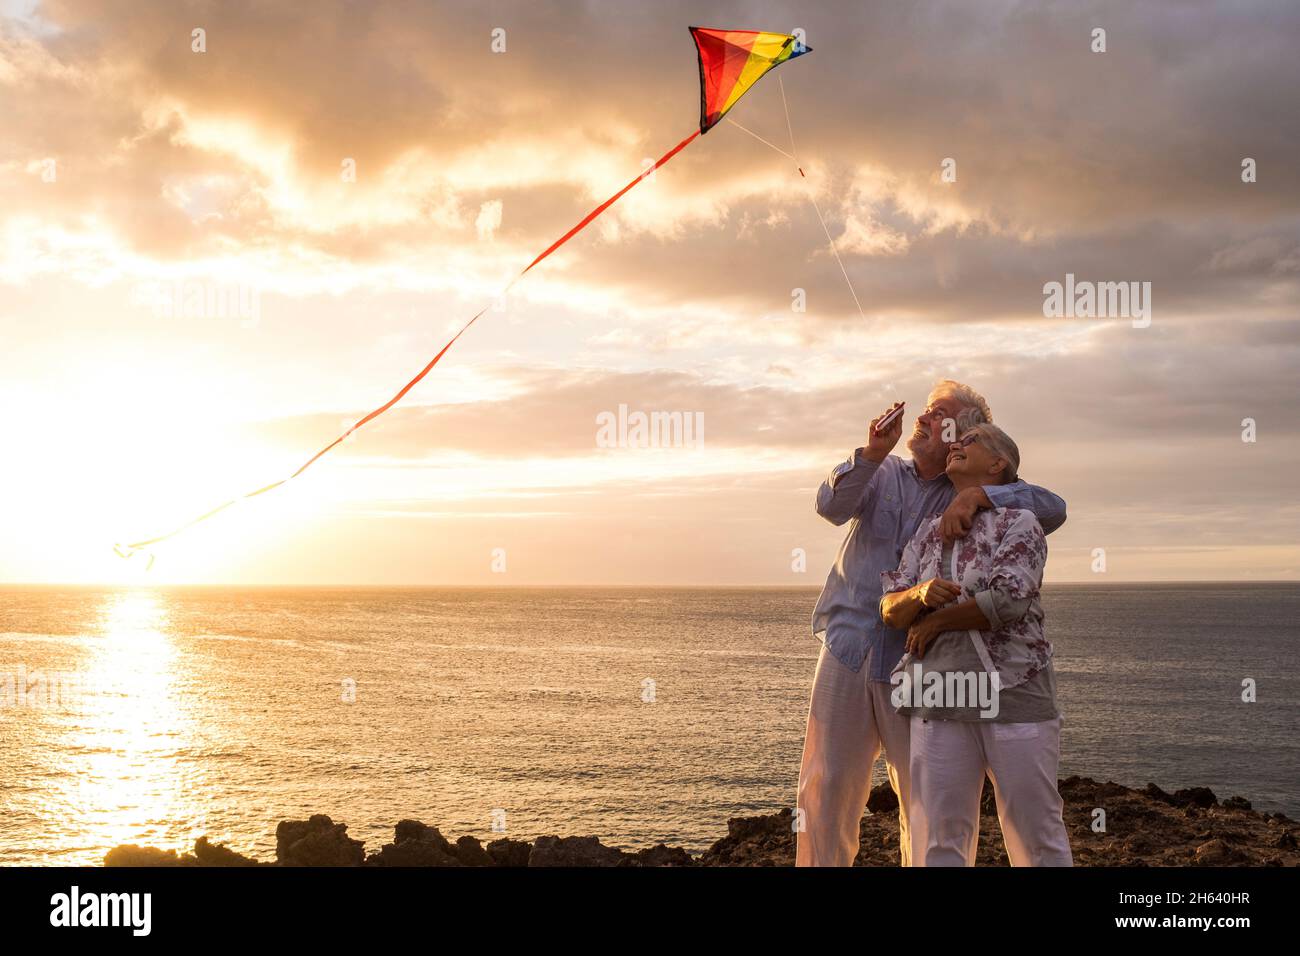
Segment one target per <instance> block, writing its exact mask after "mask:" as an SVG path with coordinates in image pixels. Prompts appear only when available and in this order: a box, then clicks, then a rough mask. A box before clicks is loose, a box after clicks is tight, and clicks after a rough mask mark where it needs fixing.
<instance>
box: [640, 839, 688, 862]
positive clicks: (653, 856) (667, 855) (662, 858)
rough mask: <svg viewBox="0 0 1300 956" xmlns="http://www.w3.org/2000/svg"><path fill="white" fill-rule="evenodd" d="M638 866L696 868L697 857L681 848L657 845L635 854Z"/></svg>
mask: <svg viewBox="0 0 1300 956" xmlns="http://www.w3.org/2000/svg"><path fill="white" fill-rule="evenodd" d="M634 857H635V860H636V864H635V865H637V866H695V857H693V856H691V855H690V854H689V853H687V852H686V851H685V850H683V849H682V848H681V847H679V846H667V845H666V844H663V843H657V844H655V845H654V846H652V847H650V849H648V850H638V851H637V852H636V854H634Z"/></svg>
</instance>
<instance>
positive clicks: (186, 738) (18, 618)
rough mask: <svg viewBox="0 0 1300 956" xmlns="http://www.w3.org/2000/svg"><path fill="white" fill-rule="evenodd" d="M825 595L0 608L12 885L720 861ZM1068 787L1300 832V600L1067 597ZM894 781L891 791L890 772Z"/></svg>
mask: <svg viewBox="0 0 1300 956" xmlns="http://www.w3.org/2000/svg"><path fill="white" fill-rule="evenodd" d="M816 595H817V590H816V589H815V588H812V589H810V588H768V587H764V588H632V587H628V588H608V587H607V588H581V587H574V588H364V589H357V588H294V589H279V588H158V589H143V588H126V589H119V588H94V587H76V588H74V587H57V586H11V587H3V588H0V864H4V865H84V864H89V865H95V864H98V863H100V862H101V861H102V859H103V857H104V853H105V852H106V851H107V850H108V849H110V848H111V847H114V846H117V845H119V844H128V843H133V844H138V845H152V846H157V847H160V848H163V849H175V850H178V851H186V850H189V849H192V846H193V842H194V840H195V839H196V838H197V837H199V836H201V835H207V836H208V837H209V838H211V839H213V840H214V841H218V842H225V843H228V844H229V845H230V846H231V847H232V848H234V849H236V850H239V851H240V852H244V853H251V854H254V855H257V856H260V857H262V858H265V859H273V858H274V854H275V829H276V825H277V823H278V822H279V821H281V820H287V819H305V818H306V817H308V816H310V815H312V814H317V813H324V814H328V815H329V816H330V817H332V818H333V819H334V820H335V821H336V822H343V823H346V824H347V825H348V833H349V834H350V835H351V836H353V837H355V838H357V839H361V840H364V841H365V842H366V846H367V849H368V850H378V849H379V848H380V846H382V845H383V844H384V843H386V842H390V841H391V840H392V833H393V826H394V824H396V823H397V822H398V821H399V820H403V819H417V820H421V821H423V822H425V823H428V824H431V825H434V826H437V827H439V828H440V829H441V831H442V832H443V834H444V835H446V836H449V837H451V838H452V839H455V838H456V837H459V836H462V835H465V834H469V835H472V836H475V837H478V838H479V839H481V840H483V841H485V842H486V841H488V840H492V839H497V838H501V837H511V838H515V839H533V838H535V837H537V836H540V835H545V834H558V835H561V836H567V835H595V836H599V837H600V838H601V840H602V841H604V842H605V843H606V844H609V845H613V846H619V847H623V848H627V849H635V848H639V847H645V846H651V845H653V844H655V843H658V842H661V841H662V842H665V843H668V844H669V845H679V846H684V847H686V848H687V849H689V850H691V851H693V852H695V851H700V850H703V849H705V848H706V847H708V846H709V845H710V844H712V843H713V841H715V840H717V839H719V838H720V837H722V836H724V835H725V833H726V823H727V819H728V818H729V817H735V816H744V815H753V814H762V813H770V812H773V811H776V810H779V809H781V808H783V807H792V806H793V805H794V801H795V790H796V783H797V779H798V769H799V757H800V752H801V749H802V744H803V731H804V724H805V719H806V716H807V707H808V691H809V687H810V683H811V679H812V675H813V669H814V666H815V663H816V658H817V652H818V650H819V648H820V645H819V644H818V643H817V642H816V640H815V639H814V638H813V637H812V635H811V632H810V628H809V620H810V617H811V614H812V607H813V604H814V602H815V599H816ZM1043 601H1044V608H1045V612H1046V616H1047V628H1048V636H1049V638H1050V639H1051V640H1052V642H1053V644H1054V647H1055V655H1056V656H1055V660H1056V668H1057V675H1058V676H1057V683H1058V693H1059V701H1060V706H1061V709H1062V711H1063V713H1064V716H1065V724H1064V729H1063V738H1062V759H1061V773H1062V776H1065V775H1069V774H1083V775H1088V776H1092V777H1097V778H1100V779H1110V780H1115V781H1117V782H1120V783H1123V784H1126V785H1129V786H1135V787H1141V786H1143V785H1145V784H1146V783H1147V782H1154V783H1156V784H1158V785H1159V786H1161V787H1163V788H1165V789H1166V790H1173V789H1176V788H1181V787H1191V786H1204V787H1209V788H1211V789H1212V790H1213V791H1214V792H1215V794H1217V795H1218V796H1219V797H1220V798H1224V797H1228V796H1234V795H1240V796H1243V797H1245V798H1246V799H1248V800H1250V801H1251V802H1252V804H1253V805H1254V806H1255V808H1256V809H1260V810H1269V811H1280V812H1284V813H1287V814H1288V815H1290V816H1300V797H1298V796H1297V787H1296V784H1297V780H1300V676H1298V674H1297V667H1296V661H1297V657H1298V656H1300V585H1295V584H1141V585H1123V586H1099V585H1067V584H1060V585H1049V586H1047V587H1046V588H1045V589H1044V594H1043ZM876 776H877V780H883V779H884V776H883V764H879V765H878V766H877V771H876Z"/></svg>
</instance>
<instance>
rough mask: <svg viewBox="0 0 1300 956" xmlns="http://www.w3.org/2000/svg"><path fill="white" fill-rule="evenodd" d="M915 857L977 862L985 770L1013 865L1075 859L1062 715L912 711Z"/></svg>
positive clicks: (933, 862)
mask: <svg viewBox="0 0 1300 956" xmlns="http://www.w3.org/2000/svg"><path fill="white" fill-rule="evenodd" d="M911 723H912V733H911V752H912V756H911V797H912V803H911V807H910V811H911V812H910V823H911V829H912V859H913V860H914V861H915V865H916V866H974V865H975V849H976V846H977V845H978V843H979V836H980V827H979V824H980V795H981V794H982V792H983V790H984V775H985V773H987V774H988V776H989V778H990V779H991V780H992V781H993V792H994V795H995V797H996V798H997V806H998V822H999V823H1000V824H1001V825H1002V840H1003V842H1004V843H1005V844H1006V847H1007V856H1008V857H1009V858H1010V860H1011V865H1012V866H1073V864H1074V861H1073V857H1072V856H1071V854H1070V838H1069V835H1068V834H1067V833H1066V830H1065V823H1064V822H1063V821H1062V819H1061V806H1062V804H1061V795H1060V793H1059V792H1058V791H1057V788H1056V772H1057V767H1058V764H1059V763H1060V754H1061V718H1060V717H1057V718H1056V719H1055V720H1045V721H1039V722H1036V723H1026V724H998V723H994V722H992V721H987V720H922V719H921V718H920V717H913V718H911Z"/></svg>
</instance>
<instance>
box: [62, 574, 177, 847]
mask: <svg viewBox="0 0 1300 956" xmlns="http://www.w3.org/2000/svg"><path fill="white" fill-rule="evenodd" d="M100 620H101V623H100V626H99V629H98V634H96V635H92V636H88V637H87V638H86V641H85V650H86V654H85V657H84V659H83V664H82V672H83V675H84V679H85V681H86V685H87V690H86V692H85V693H84V694H83V697H82V699H81V700H80V701H79V702H78V706H77V707H75V708H73V709H72V711H71V712H69V713H66V714H65V715H63V716H64V719H65V720H66V721H67V724H66V736H65V740H66V741H67V743H68V747H67V750H66V754H67V756H66V758H65V766H64V767H63V768H61V769H62V770H63V773H62V774H61V781H62V786H61V787H60V788H59V789H60V790H61V791H62V792H61V793H60V794H59V796H58V797H56V798H55V800H54V801H52V802H53V803H54V804H55V805H56V806H57V805H58V804H63V805H64V809H66V811H68V812H69V813H70V814H71V815H72V819H73V820H75V821H76V823H75V826H74V827H73V830H74V831H75V834H76V836H75V837H74V838H72V839H73V841H74V842H75V843H77V844H78V845H79V846H80V847H104V846H110V847H111V846H117V845H119V844H122V843H139V844H142V845H143V844H152V845H155V846H163V847H174V846H177V844H178V843H183V842H184V838H185V837H186V836H187V835H188V834H189V833H190V832H191V829H192V828H193V827H195V825H196V824H198V825H201V823H202V820H201V806H200V805H199V803H198V802H197V801H196V800H195V797H194V793H193V787H192V786H191V784H192V781H190V780H187V779H186V777H187V776H188V773H186V772H183V769H182V765H183V764H185V763H188V761H184V760H183V759H182V757H183V754H184V752H185V751H186V750H187V749H188V747H189V745H190V740H191V737H192V721H191V720H190V719H189V717H188V716H187V710H186V708H185V707H184V706H183V705H182V700H181V697H182V694H183V691H184V688H183V686H181V685H182V681H183V674H181V673H180V668H179V667H178V664H179V662H180V657H181V655H180V652H179V651H178V649H177V647H176V643H175V641H174V639H173V637H172V636H171V635H170V634H169V633H168V624H169V621H168V612H167V607H166V603H165V600H164V599H163V598H161V597H160V596H159V595H158V594H156V593H154V592H151V591H146V590H131V591H124V592H118V593H116V594H112V595H109V596H108V597H107V598H106V599H105V602H104V607H103V610H102V612H101V617H100ZM60 797H61V799H59V798H60ZM61 849H62V850H63V853H64V855H65V857H64V858H65V860H66V861H67V862H73V861H74V859H75V862H85V863H98V862H100V861H101V859H102V858H101V856H100V854H101V853H102V851H99V850H97V851H94V852H93V854H92V857H91V858H86V859H81V857H82V856H84V855H85V854H84V853H83V852H79V850H78V846H64V847H62V848H61Z"/></svg>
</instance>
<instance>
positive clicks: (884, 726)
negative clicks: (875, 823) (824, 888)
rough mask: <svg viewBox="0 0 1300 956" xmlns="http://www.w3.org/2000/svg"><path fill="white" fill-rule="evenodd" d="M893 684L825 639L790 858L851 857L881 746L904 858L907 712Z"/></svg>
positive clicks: (837, 861)
mask: <svg viewBox="0 0 1300 956" xmlns="http://www.w3.org/2000/svg"><path fill="white" fill-rule="evenodd" d="M893 690H894V688H893V686H892V685H891V684H885V683H881V682H878V681H872V680H870V679H869V678H868V677H867V668H866V667H865V666H864V667H863V668H862V670H860V671H858V672H857V673H856V674H855V673H854V672H853V671H851V670H850V669H849V668H848V667H846V666H845V665H843V664H841V663H840V662H839V660H838V659H837V658H836V657H835V655H834V654H832V653H830V651H828V650H827V649H826V646H825V645H824V644H823V645H822V652H821V656H820V657H819V658H818V659H817V673H816V675H815V676H814V677H813V690H812V701H811V702H810V704H809V706H808V731H807V734H806V735H805V736H804V743H803V763H802V764H801V766H800V767H799V811H801V816H802V820H801V821H799V824H800V825H801V826H802V829H801V830H799V831H797V833H796V837H795V845H796V850H795V866H852V865H853V860H854V858H855V857H856V856H857V855H858V841H859V833H860V830H859V828H860V826H861V822H862V811H863V810H864V809H865V808H866V805H867V797H868V796H870V795H871V768H872V767H873V766H875V763H876V757H878V756H880V752H881V750H882V749H883V750H884V752H885V763H886V764H887V766H888V768H889V783H890V785H891V786H892V787H893V788H894V793H896V794H897V795H898V828H899V855H900V857H901V859H902V863H903V866H907V865H908V861H909V859H910V855H911V843H910V842H909V838H908V824H907V807H908V795H909V788H908V766H909V764H908V742H907V738H908V719H907V718H906V717H902V716H899V714H898V713H897V712H896V711H895V710H894V708H893V706H892V705H891V704H890V703H889V695H890V693H892V692H893Z"/></svg>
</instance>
